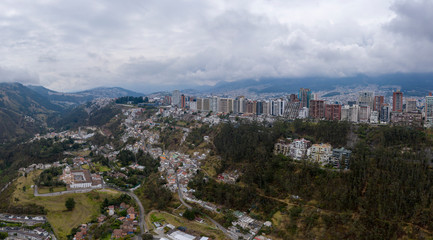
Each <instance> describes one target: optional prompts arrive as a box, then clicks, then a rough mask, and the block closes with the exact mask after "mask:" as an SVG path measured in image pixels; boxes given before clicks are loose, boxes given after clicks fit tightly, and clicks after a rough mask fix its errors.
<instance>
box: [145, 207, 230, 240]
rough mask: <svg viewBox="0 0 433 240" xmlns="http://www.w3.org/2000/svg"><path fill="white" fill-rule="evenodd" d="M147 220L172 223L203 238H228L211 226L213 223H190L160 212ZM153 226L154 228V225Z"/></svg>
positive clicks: (181, 218) (217, 239)
mask: <svg viewBox="0 0 433 240" xmlns="http://www.w3.org/2000/svg"><path fill="white" fill-rule="evenodd" d="M147 218H148V219H147V221H148V222H151V221H152V220H158V221H160V222H164V223H170V224H172V225H174V226H175V227H180V226H182V227H186V228H187V231H191V232H194V233H196V234H199V235H201V236H207V237H210V238H212V239H216V240H219V239H227V237H226V236H225V235H224V233H223V232H221V231H220V230H218V229H217V228H216V227H214V226H213V225H211V223H208V222H207V221H206V222H205V223H199V222H196V221H188V220H187V219H185V218H183V217H180V216H175V215H173V214H170V213H167V212H159V211H153V212H151V213H150V214H149V215H148V217H147ZM151 226H153V224H152V225H151Z"/></svg>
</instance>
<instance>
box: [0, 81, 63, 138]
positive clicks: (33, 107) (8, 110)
mask: <svg viewBox="0 0 433 240" xmlns="http://www.w3.org/2000/svg"><path fill="white" fill-rule="evenodd" d="M60 110H62V108H61V107H60V106H58V105H56V104H53V103H51V102H50V101H49V100H48V99H46V98H44V97H43V96H41V95H40V94H38V93H36V92H34V91H32V90H30V89H29V88H27V87H25V86H23V85H22V84H20V83H0V142H4V141H5V140H12V139H16V138H19V137H25V136H29V135H31V134H34V133H36V132H38V131H40V130H41V129H43V128H44V127H45V126H46V119H47V118H48V117H49V116H50V115H52V114H54V113H56V112H58V111H60Z"/></svg>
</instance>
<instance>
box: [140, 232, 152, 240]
mask: <svg viewBox="0 0 433 240" xmlns="http://www.w3.org/2000/svg"><path fill="white" fill-rule="evenodd" d="M142 237H143V240H152V239H153V235H152V234H150V233H145V234H143V236H142Z"/></svg>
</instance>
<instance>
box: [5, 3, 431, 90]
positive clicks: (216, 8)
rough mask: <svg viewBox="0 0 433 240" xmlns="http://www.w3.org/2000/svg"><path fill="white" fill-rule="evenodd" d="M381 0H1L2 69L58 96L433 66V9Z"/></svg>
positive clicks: (416, 4)
mask: <svg viewBox="0 0 433 240" xmlns="http://www.w3.org/2000/svg"><path fill="white" fill-rule="evenodd" d="M376 2H377V1H375V0H368V1H366V0H353V1H350V2H346V3H345V4H340V3H339V2H334V1H326V0H318V1H314V2H311V1H295V2H294V3H293V4H288V3H287V1H284V0H281V1H279V0H273V1H271V2H270V1H260V0H248V1H247V0H245V1H242V0H239V1H230V0H226V1H215V2H213V1H191V0H179V1H169V0H149V1H141V0H132V1H102V0H95V1H85V0H77V1H47V2H39V1H23V2H21V1H0V32H1V34H0V56H2V58H0V66H11V67H13V68H14V69H21V67H22V66H26V69H27V70H23V72H24V73H25V72H27V71H28V72H35V73H37V76H39V77H40V82H41V84H43V85H45V86H47V87H51V88H54V89H57V90H81V89H83V88H89V87H95V86H102V85H110V86H134V88H140V87H141V88H145V87H146V86H150V85H152V86H157V85H160V86H162V87H161V88H165V87H169V86H179V85H180V86H182V85H185V86H186V85H188V86H193V85H197V84H213V83H216V82H218V81H223V80H224V81H234V80H239V79H243V78H254V79H256V78H260V77H290V76H312V75H314V76H346V75H351V74H357V73H366V74H369V73H372V74H376V73H387V72H397V71H408V72H410V71H433V66H432V65H431V62H432V58H431V56H432V55H433V43H432V42H433V41H432V39H433V29H432V28H430V27H429V26H428V24H427V23H430V22H433V19H432V15H431V14H430V13H431V12H433V10H432V3H430V2H428V1H426V0H425V1H412V2H410V1H398V2H396V3H395V4H393V5H392V7H391V9H390V5H389V4H383V3H380V4H379V3H376ZM367 4H374V5H375V6H377V7H378V8H380V9H378V10H376V9H374V8H373V7H369V8H367V7H363V6H364V5H367ZM276 6H278V8H276ZM316 6H321V7H322V8H323V9H321V10H322V11H316V9H315V7H316ZM10 9H15V10H14V11H15V13H14V14H2V13H6V12H8V10H10ZM371 9H374V11H371ZM310 10H311V11H310ZM346 11H348V12H349V13H346ZM277 13H278V14H277ZM392 13H394V14H395V18H394V19H392V20H391V21H390V22H387V21H388V20H387V18H385V17H384V16H386V15H387V14H389V15H390V14H392ZM334 15H338V16H334ZM407 36H410V37H409V38H408V37H407ZM3 72H4V71H3ZM9 72H10V71H9ZM18 72H20V71H18ZM24 73H21V74H24ZM4 75H8V76H10V75H11V74H10V73H8V74H5V73H4ZM28 75H30V76H32V74H28ZM21 76H23V77H20V78H22V79H24V78H26V77H25V74H24V75H21ZM35 76H36V75H35ZM11 78H12V77H8V79H11ZM15 79H17V78H15ZM66 83H67V84H66ZM65 86H67V87H69V88H71V89H63V88H64V87H65Z"/></svg>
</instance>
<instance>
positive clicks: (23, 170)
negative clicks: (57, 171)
mask: <svg viewBox="0 0 433 240" xmlns="http://www.w3.org/2000/svg"><path fill="white" fill-rule="evenodd" d="M66 165H67V164H66V163H60V162H59V161H57V162H54V163H52V164H48V163H47V164H43V163H38V164H36V163H34V164H30V165H29V166H28V167H25V168H24V167H23V168H20V169H18V171H19V172H20V173H21V174H25V173H30V172H33V171H34V170H45V169H50V168H52V167H63V166H66Z"/></svg>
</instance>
